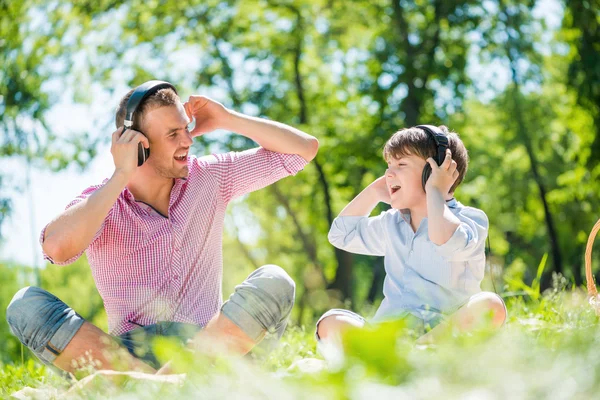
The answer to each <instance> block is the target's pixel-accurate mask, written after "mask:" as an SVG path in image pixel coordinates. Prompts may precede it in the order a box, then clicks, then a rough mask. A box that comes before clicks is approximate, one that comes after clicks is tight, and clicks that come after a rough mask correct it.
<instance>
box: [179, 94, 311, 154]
mask: <svg viewBox="0 0 600 400" xmlns="http://www.w3.org/2000/svg"><path fill="white" fill-rule="evenodd" d="M184 107H185V110H186V112H187V114H188V117H190V118H192V117H194V118H195V119H196V126H195V127H194V129H193V130H192V132H191V133H192V136H198V135H202V134H204V133H207V132H210V131H213V130H215V129H226V130H229V131H231V132H235V133H238V134H240V135H242V136H246V137H247V138H249V139H252V140H254V141H255V142H256V143H258V144H259V145H260V146H261V147H263V148H265V149H267V150H271V151H274V152H278V153H284V154H298V155H299V156H301V157H302V158H304V159H305V160H306V161H311V160H312V159H313V158H315V156H316V155H317V151H318V149H319V141H318V140H317V139H316V138H315V137H314V136H311V135H309V134H307V133H305V132H302V131H301V130H299V129H296V128H293V127H291V126H288V125H285V124H282V123H280V122H275V121H269V120H267V119H263V118H255V117H250V116H247V115H244V114H241V113H238V112H235V111H233V110H229V109H227V108H225V107H224V106H223V105H222V104H220V103H218V102H216V101H214V100H211V99H209V98H207V97H204V96H190V98H189V100H188V101H187V102H186V103H185V104H184Z"/></svg>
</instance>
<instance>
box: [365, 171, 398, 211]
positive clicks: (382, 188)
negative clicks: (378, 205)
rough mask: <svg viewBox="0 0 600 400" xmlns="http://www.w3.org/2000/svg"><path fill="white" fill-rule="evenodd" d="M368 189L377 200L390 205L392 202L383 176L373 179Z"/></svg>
mask: <svg viewBox="0 0 600 400" xmlns="http://www.w3.org/2000/svg"><path fill="white" fill-rule="evenodd" d="M369 187H370V188H371V189H372V190H373V193H374V194H375V196H376V198H377V200H379V201H381V202H383V203H386V204H390V203H391V202H392V198H391V197H390V191H389V189H388V187H387V183H386V181H385V175H384V176H381V177H379V178H377V179H375V180H374V181H373V183H371V184H370V185H369Z"/></svg>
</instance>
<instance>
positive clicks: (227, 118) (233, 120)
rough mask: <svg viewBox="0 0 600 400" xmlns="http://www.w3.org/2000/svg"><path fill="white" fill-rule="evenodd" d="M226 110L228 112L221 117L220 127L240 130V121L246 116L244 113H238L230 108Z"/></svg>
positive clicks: (234, 130) (233, 130) (232, 130)
mask: <svg viewBox="0 0 600 400" xmlns="http://www.w3.org/2000/svg"><path fill="white" fill-rule="evenodd" d="M225 111H226V112H225V113H224V114H223V116H222V117H221V118H220V123H219V128H220V129H225V130H227V131H231V132H236V133H237V132H238V131H239V129H238V127H239V121H240V120H241V119H242V118H243V117H244V114H241V113H238V112H236V111H233V110H230V109H228V108H226V109H225Z"/></svg>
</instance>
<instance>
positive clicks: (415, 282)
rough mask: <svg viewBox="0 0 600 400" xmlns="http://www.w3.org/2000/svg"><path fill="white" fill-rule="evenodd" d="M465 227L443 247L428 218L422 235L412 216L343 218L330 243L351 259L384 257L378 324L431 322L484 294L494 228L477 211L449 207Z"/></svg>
mask: <svg viewBox="0 0 600 400" xmlns="http://www.w3.org/2000/svg"><path fill="white" fill-rule="evenodd" d="M446 204H447V205H448V207H449V208H450V210H451V211H452V213H454V215H456V216H457V217H458V219H459V220H460V222H461V224H460V226H459V227H458V228H457V229H456V231H455V232H454V234H453V235H452V237H451V238H450V239H449V240H448V241H447V242H446V243H444V244H442V245H441V246H438V245H436V244H434V243H432V242H431V240H429V234H428V226H427V218H424V219H423V220H422V221H421V224H420V225H419V227H418V229H417V231H416V232H413V230H412V228H411V226H410V214H409V213H404V212H401V211H399V210H396V209H391V210H388V211H385V212H382V213H381V214H380V215H379V216H377V217H354V216H339V217H337V218H336V219H335V220H334V221H333V224H332V226H331V229H330V231H329V236H328V238H329V242H330V243H331V244H332V245H334V246H335V247H337V248H340V249H343V250H346V251H348V252H351V253H357V254H366V255H374V256H384V264H385V271H386V277H385V282H384V285H383V294H384V296H385V297H384V299H383V302H382V303H381V305H380V307H379V309H378V310H377V313H376V314H375V317H374V318H373V321H381V320H385V319H391V318H394V317H395V316H399V315H401V314H403V313H405V312H409V313H411V314H413V315H415V316H417V317H419V318H421V319H423V320H424V321H426V322H429V321H432V320H434V319H436V318H440V317H441V316H442V315H443V314H448V313H450V312H453V311H455V310H456V309H458V308H459V307H460V306H462V305H463V304H464V303H466V302H467V301H468V300H469V297H471V296H472V295H474V294H476V293H479V292H481V287H480V285H481V281H482V280H483V274H484V272H485V240H486V237H487V233H488V227H489V222H488V218H487V216H486V215H485V213H484V212H483V211H481V210H479V209H477V208H472V207H465V206H464V205H462V204H461V203H460V202H458V201H456V200H455V199H452V200H449V201H447V202H446Z"/></svg>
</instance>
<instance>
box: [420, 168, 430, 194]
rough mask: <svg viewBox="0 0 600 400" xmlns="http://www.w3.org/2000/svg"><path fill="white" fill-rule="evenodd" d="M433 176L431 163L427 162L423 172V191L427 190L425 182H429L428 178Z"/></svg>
mask: <svg viewBox="0 0 600 400" xmlns="http://www.w3.org/2000/svg"><path fill="white" fill-rule="evenodd" d="M430 176H431V165H429V163H427V164H425V167H424V168H423V174H422V175H421V185H422V186H423V191H425V184H426V183H427V179H429V177H430Z"/></svg>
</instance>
